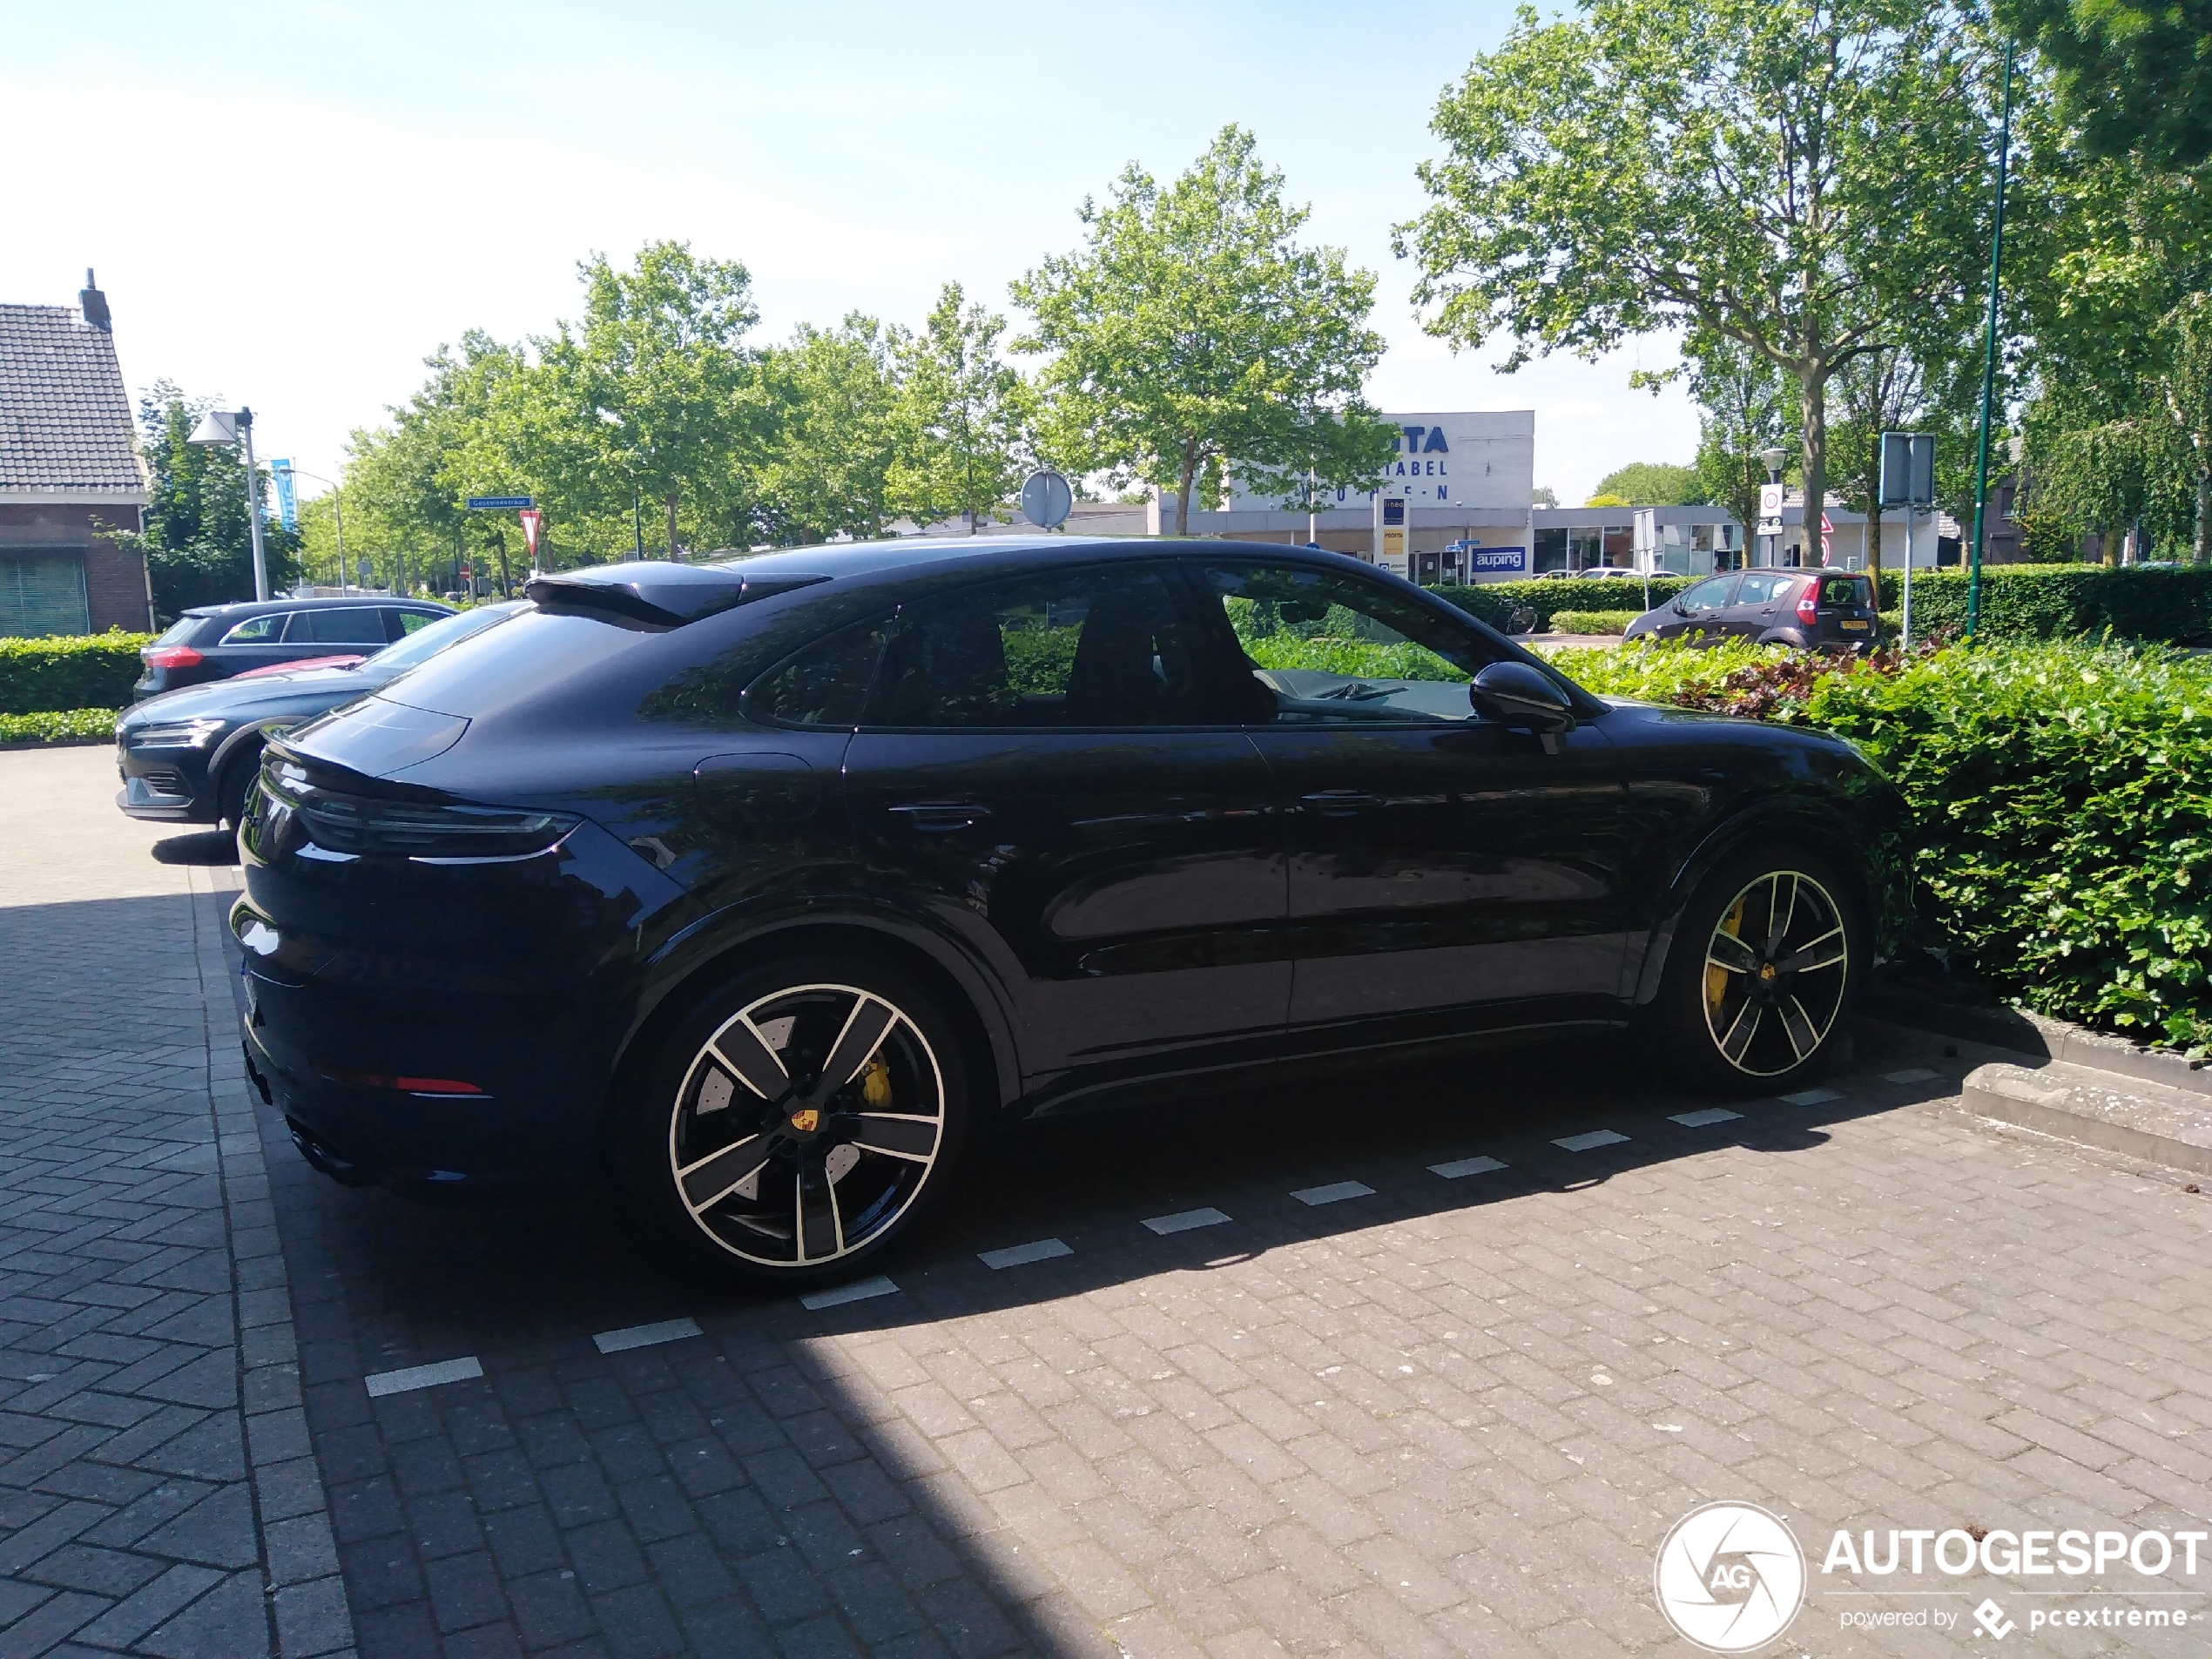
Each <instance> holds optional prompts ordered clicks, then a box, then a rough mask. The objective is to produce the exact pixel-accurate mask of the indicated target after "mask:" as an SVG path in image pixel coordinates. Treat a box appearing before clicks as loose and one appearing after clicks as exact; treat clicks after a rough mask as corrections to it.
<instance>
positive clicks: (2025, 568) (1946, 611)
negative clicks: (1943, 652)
mask: <svg viewBox="0 0 2212 1659" xmlns="http://www.w3.org/2000/svg"><path fill="white" fill-rule="evenodd" d="M1904 597H1905V582H1904V573H1903V572H1902V571H1900V570H1885V571H1883V572H1882V592H1881V600H1880V609H1882V610H1897V609H1898V607H1899V606H1900V605H1901V604H1903V602H1904ZM1939 629H1949V630H1952V631H1954V632H1964V631H1965V629H1966V572H1965V571H1963V570H1915V571H1914V572H1913V573H1912V633H1913V637H1915V638H1916V639H1917V638H1919V637H1923V636H1925V635H1928V634H1931V633H1933V632H1934V631H1937V630H1939ZM2107 631H2110V632H2111V633H2112V634H2113V635H2114V636H2115V637H2118V638H2121V639H2124V640H2146V641H2155V642H2161V643H2165V644H2177V645H2197V644H2212V570H2197V569H2182V570H2133V569H2126V568H2122V569H2119V570H2113V569H2107V567H2106V566H2104V565H2101V564H1998V565H1991V566H1988V567H1986V568H1985V569H1984V570H1983V571H1982V573H1981V634H1980V637H1981V638H1982V639H1983V640H1984V641H1994V640H2033V639H2065V638H2073V637H2088V638H2099V637H2102V636H2103V635H2104V634H2105V633H2106V632H2107Z"/></svg>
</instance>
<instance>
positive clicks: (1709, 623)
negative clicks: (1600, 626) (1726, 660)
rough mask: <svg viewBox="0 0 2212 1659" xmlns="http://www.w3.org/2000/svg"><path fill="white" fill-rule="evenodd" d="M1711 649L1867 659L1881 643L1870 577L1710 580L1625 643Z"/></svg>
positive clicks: (1663, 607) (1643, 622)
mask: <svg viewBox="0 0 2212 1659" xmlns="http://www.w3.org/2000/svg"><path fill="white" fill-rule="evenodd" d="M1622 637H1623V638H1624V639H1641V638H1644V637H1654V638H1658V639H1685V640H1689V641H1690V642H1692V643H1693V644H1707V645H1715V644H1719V643H1720V642H1721V641H1722V640H1723V639H1748V640H1750V641H1751V642H1752V643H1753V644H1760V645H1791V646H1794V647H1796V648H1797V650H1799V651H1871V650H1872V649H1873V648H1874V647H1875V646H1877V645H1878V644H1881V643H1882V621H1881V617H1880V615H1879V614H1878V612H1877V610H1875V607H1874V583H1873V581H1872V579H1871V577H1865V576H1861V575H1858V573H1856V572H1854V571H1848V570H1742V571H1734V572H1730V573H1728V574H1725V575H1722V576H1716V577H1708V578H1707V579H1706V580H1704V581H1703V582H1700V583H1697V584H1696V586H1694V587H1691V588H1689V589H1687V590H1684V591H1683V592H1682V593H1679V594H1677V595H1676V596H1675V597H1673V598H1672V599H1669V600H1668V601H1667V602H1666V603H1665V604H1659V605H1654V606H1653V607H1652V608H1651V609H1650V610H1647V611H1645V612H1644V613H1643V615H1642V616H1640V617H1637V618H1636V619H1635V621H1634V622H1632V623H1630V624H1629V627H1628V629H1627V631H1626V632H1625V633H1624V634H1623V635H1622Z"/></svg>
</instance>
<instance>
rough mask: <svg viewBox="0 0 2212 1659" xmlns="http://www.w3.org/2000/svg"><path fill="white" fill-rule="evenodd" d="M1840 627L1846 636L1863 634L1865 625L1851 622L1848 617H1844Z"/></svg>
mask: <svg viewBox="0 0 2212 1659" xmlns="http://www.w3.org/2000/svg"><path fill="white" fill-rule="evenodd" d="M1842 627H1843V630H1844V632H1845V633H1847V634H1863V633H1865V631H1866V624H1865V623H1863V622H1853V621H1852V620H1851V619H1850V618H1849V617H1845V618H1844V622H1843V624H1842Z"/></svg>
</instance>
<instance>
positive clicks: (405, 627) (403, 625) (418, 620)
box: [392, 610, 445, 639]
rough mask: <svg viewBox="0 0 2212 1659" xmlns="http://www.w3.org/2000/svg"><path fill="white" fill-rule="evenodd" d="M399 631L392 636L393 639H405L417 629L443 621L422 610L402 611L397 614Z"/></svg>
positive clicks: (441, 618)
mask: <svg viewBox="0 0 2212 1659" xmlns="http://www.w3.org/2000/svg"><path fill="white" fill-rule="evenodd" d="M399 618H400V626H399V631H398V632H397V633H395V634H394V635H393V636H392V637H393V638H395V639H405V638H406V637H408V635H409V634H411V633H413V632H415V630H417V629H418V628H428V626H429V625H430V624H432V623H434V622H442V621H444V620H445V618H444V617H434V616H431V615H430V614H429V613H428V611H424V610H402V611H401V612H400V613H399Z"/></svg>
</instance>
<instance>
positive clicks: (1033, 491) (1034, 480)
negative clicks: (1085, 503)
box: [1022, 469, 1076, 530]
mask: <svg viewBox="0 0 2212 1659" xmlns="http://www.w3.org/2000/svg"><path fill="white" fill-rule="evenodd" d="M1075 504H1076V492H1075V491H1074V490H1073V489H1070V488H1069V484H1068V481H1067V480H1066V479H1065V478H1063V477H1062V476H1061V475H1059V474H1058V473H1056V472H1054V471H1052V470H1050V469H1043V470H1041V471H1037V472H1033V473H1031V474H1030V475H1028V477H1027V478H1024V479H1023V480H1022V517H1024V518H1026V519H1028V521H1029V523H1032V524H1035V526H1036V527H1037V528H1038V529H1044V530H1049V529H1057V528H1059V526H1061V525H1062V524H1064V523H1067V522H1068V514H1069V511H1070V510H1072V509H1073V508H1074V507H1075Z"/></svg>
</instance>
